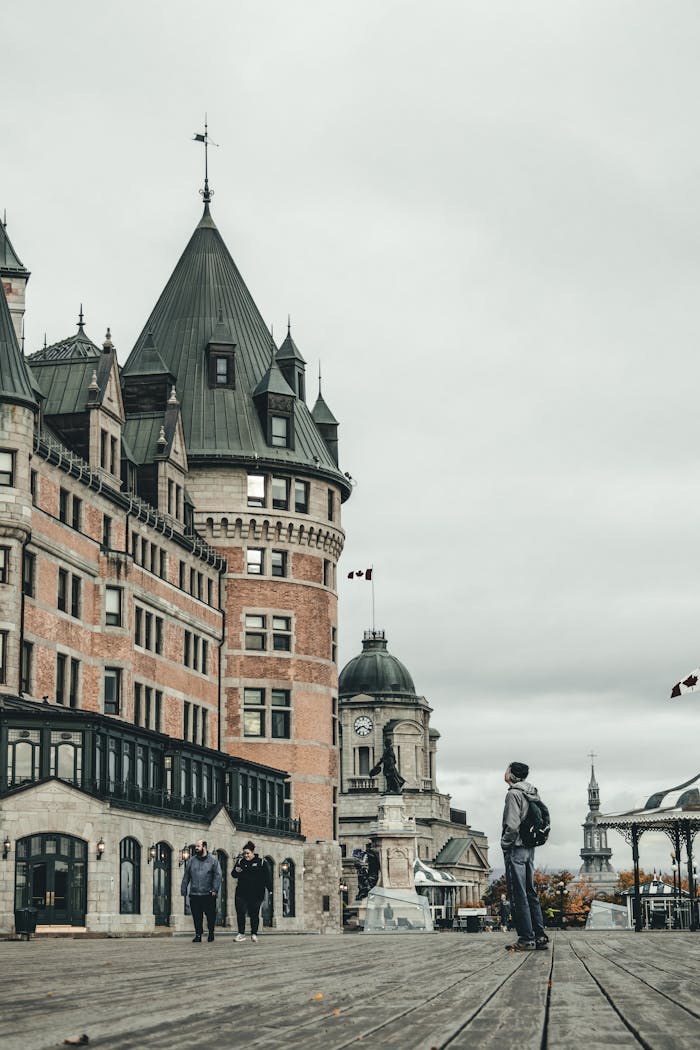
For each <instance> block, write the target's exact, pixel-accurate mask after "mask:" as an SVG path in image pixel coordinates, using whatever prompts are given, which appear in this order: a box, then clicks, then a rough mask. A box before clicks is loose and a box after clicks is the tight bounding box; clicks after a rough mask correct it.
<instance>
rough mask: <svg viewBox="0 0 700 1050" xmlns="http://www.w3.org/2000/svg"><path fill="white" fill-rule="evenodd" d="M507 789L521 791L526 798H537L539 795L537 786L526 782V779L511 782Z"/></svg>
mask: <svg viewBox="0 0 700 1050" xmlns="http://www.w3.org/2000/svg"><path fill="white" fill-rule="evenodd" d="M509 790H510V791H522V793H523V795H525V796H526V797H527V798H528V799H530V798H536V799H538V800H539V797H540V796H539V795H538V794H537V788H536V787H535V785H534V784H530V783H528V781H527V780H519V781H518V783H517V784H511V786H510V788H509Z"/></svg>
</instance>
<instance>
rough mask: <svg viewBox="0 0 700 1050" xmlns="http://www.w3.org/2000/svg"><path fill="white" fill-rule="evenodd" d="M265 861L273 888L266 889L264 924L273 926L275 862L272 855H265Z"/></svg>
mask: <svg viewBox="0 0 700 1050" xmlns="http://www.w3.org/2000/svg"><path fill="white" fill-rule="evenodd" d="M264 862H265V864H266V865H267V868H268V871H269V872H270V885H271V886H272V889H271V890H265V897H264V898H263V902H262V911H261V915H262V924H263V926H272V920H273V919H274V917H275V888H274V887H275V862H274V860H273V859H272V857H265V858H264Z"/></svg>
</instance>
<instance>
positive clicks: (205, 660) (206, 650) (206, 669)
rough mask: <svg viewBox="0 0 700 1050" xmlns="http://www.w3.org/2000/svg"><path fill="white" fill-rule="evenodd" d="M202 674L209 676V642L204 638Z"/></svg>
mask: <svg viewBox="0 0 700 1050" xmlns="http://www.w3.org/2000/svg"><path fill="white" fill-rule="evenodd" d="M202 674H209V642H208V641H207V640H206V638H202Z"/></svg>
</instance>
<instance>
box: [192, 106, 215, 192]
mask: <svg viewBox="0 0 700 1050" xmlns="http://www.w3.org/2000/svg"><path fill="white" fill-rule="evenodd" d="M194 141H195V142H203V143H204V189H203V190H200V191H199V192H200V194H201V196H202V200H203V201H204V203H205V204H208V203H209V201H210V200H211V199H212V197H213V196H214V191H213V190H210V189H209V146H210V144H211V145H212V146H216V147H217V149H218V148H219V143H218V142H214V141H212V139H210V138H209V130H208V125H207V115H206V113H205V114H204V134H201V133H200V132H195V134H194Z"/></svg>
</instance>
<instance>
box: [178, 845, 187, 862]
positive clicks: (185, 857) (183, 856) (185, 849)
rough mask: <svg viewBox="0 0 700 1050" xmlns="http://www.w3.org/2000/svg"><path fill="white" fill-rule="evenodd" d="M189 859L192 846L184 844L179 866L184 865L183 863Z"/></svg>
mask: <svg viewBox="0 0 700 1050" xmlns="http://www.w3.org/2000/svg"><path fill="white" fill-rule="evenodd" d="M189 859H190V847H189V846H183V847H182V849H181V850H180V864H179V867H182V865H183V864H187V861H188V860H189Z"/></svg>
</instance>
